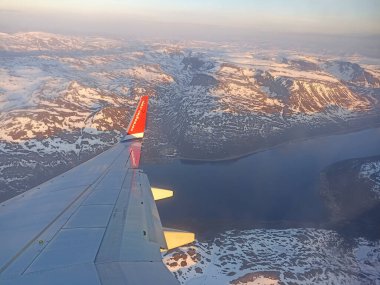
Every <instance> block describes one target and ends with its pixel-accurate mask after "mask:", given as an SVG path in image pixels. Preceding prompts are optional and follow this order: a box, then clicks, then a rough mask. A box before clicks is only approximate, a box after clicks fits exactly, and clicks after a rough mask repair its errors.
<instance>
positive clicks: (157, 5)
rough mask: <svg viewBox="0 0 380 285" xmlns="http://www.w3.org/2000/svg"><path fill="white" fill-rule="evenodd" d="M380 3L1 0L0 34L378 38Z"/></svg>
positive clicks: (376, 0) (329, 0)
mask: <svg viewBox="0 0 380 285" xmlns="http://www.w3.org/2000/svg"><path fill="white" fill-rule="evenodd" d="M379 19H380V0H135V1H131V0H33V1H28V0H24V1H21V0H0V32H19V31H30V30H39V31H47V32H63V33H99V34H103V33H109V34H134V35H136V36H138V35H147V36H149V35H161V36H175V35H177V36H178V35H183V36H186V35H187V36H188V37H192V36H197V35H202V36H203V37H207V35H218V34H220V35H223V34H228V35H234V34H242V35H244V34H246V33H250V32H272V33H309V34H313V33H315V34H330V35H331V34H345V35H348V34H356V35H380V20H379Z"/></svg>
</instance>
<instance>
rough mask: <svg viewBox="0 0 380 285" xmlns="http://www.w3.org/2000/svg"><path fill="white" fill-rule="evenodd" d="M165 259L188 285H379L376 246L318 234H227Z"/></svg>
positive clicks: (379, 253)
mask: <svg viewBox="0 0 380 285" xmlns="http://www.w3.org/2000/svg"><path fill="white" fill-rule="evenodd" d="M163 256H164V263H165V264H166V266H167V267H168V269H169V270H170V271H171V272H172V273H173V274H174V275H175V276H176V277H177V278H178V279H179V280H180V282H181V284H187V285H206V284H207V285H213V284H215V285H216V284H217V285H222V284H226V285H227V284H234V285H243V284H244V285H246V284H249V285H252V284H255V285H256V284H276V285H277V284H300V285H301V284H302V285H307V284H310V285H314V284H315V285H322V284H340V285H346V284H347V285H356V284H357V285H359V284H379V282H380V270H379V268H380V242H379V241H373V242H372V241H368V240H365V239H363V238H358V239H356V240H355V241H354V242H351V243H348V242H347V241H346V240H345V239H344V238H343V237H342V236H341V235H339V234H338V233H336V232H334V231H330V230H319V229H311V228H307V229H285V230H270V229H255V230H246V231H227V232H224V233H220V234H219V235H217V236H216V237H215V238H214V239H213V240H212V241H209V242H195V243H193V244H191V245H189V246H185V247H181V248H178V249H175V250H173V251H170V252H168V253H166V254H164V255H163Z"/></svg>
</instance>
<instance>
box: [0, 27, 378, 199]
mask: <svg viewBox="0 0 380 285" xmlns="http://www.w3.org/2000/svg"><path fill="white" fill-rule="evenodd" d="M0 39H1V40H0V42H1V45H0V61H1V65H0V111H1V113H0V158H1V160H0V161H1V162H0V169H1V173H2V175H1V177H0V191H2V192H7V193H9V191H24V190H26V189H28V188H30V187H31V186H33V185H36V184H38V183H40V182H42V181H43V180H45V179H47V178H49V177H51V176H54V175H56V174H57V173H58V172H61V171H63V170H65V169H68V168H70V167H72V166H73V165H75V164H77V163H79V162H80V161H83V160H85V159H87V158H89V157H91V156H92V155H94V154H95V153H97V152H99V151H101V150H103V149H104V148H106V147H108V146H109V145H111V144H112V143H114V142H115V141H116V140H117V139H118V138H119V136H120V133H121V132H122V131H123V130H124V129H125V127H126V125H127V123H128V120H129V117H130V114H131V111H132V109H133V107H134V105H135V104H136V102H137V100H138V98H139V97H140V96H141V95H143V94H147V95H150V96H151V104H150V114H151V116H150V117H149V122H148V124H149V125H148V135H147V137H149V139H147V140H145V142H144V159H148V160H152V159H160V160H161V159H164V158H168V157H178V156H180V157H187V158H198V159H199V158H202V159H213V158H218V159H220V158H226V157H231V156H237V155H242V154H244V153H247V152H252V151H255V150H257V149H259V148H264V147H268V146H270V145H274V144H277V143H281V142H283V141H286V140H289V139H294V138H299V137H305V136H310V135H317V134H323V133H326V132H332V131H335V130H345V129H347V128H357V127H362V125H363V122H367V121H368V120H369V119H370V122H371V124H373V123H376V121H378V118H379V78H380V72H379V69H380V67H379V65H376V64H377V63H376V62H374V63H373V64H370V63H369V61H370V59H362V60H363V62H365V64H363V66H362V65H361V63H360V58H358V57H357V56H356V57H355V58H354V60H355V62H350V60H351V59H350V58H346V59H336V58H335V57H327V56H323V57H321V56H318V55H310V54H303V55H302V54H299V53H296V52H293V51H279V50H266V49H260V46H244V47H240V46H239V45H237V44H231V43H225V44H216V43H208V42H195V41H194V42H191V41H188V42H165V41H163V42H137V41H128V40H122V39H105V38H99V37H71V36H63V35H55V34H47V33H39V32H38V33H37V32H35V33H18V34H5V33H2V34H0ZM364 60H365V61H364ZM366 126H369V125H368V124H367V125H366ZM237 144H238V145H239V148H231V147H230V145H237ZM14 194H15V193H12V194H10V195H14ZM10 195H9V196H10ZM7 197H8V196H7Z"/></svg>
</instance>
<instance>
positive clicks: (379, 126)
mask: <svg viewBox="0 0 380 285" xmlns="http://www.w3.org/2000/svg"><path fill="white" fill-rule="evenodd" d="M371 129H380V122H379V123H377V124H374V125H373V126H371V127H368V128H363V127H356V128H349V129H345V130H338V131H335V132H331V133H324V134H315V135H311V136H306V137H300V138H295V139H290V140H284V141H283V142H280V143H277V144H274V145H270V146H267V147H260V148H257V149H255V150H253V151H249V152H246V153H242V154H239V155H232V156H228V157H224V158H190V157H185V156H178V157H175V158H173V160H181V161H183V162H185V163H186V162H189V163H191V162H194V163H196V162H199V163H213V162H228V161H235V160H239V159H242V158H245V157H248V156H250V155H254V154H257V153H260V152H264V151H269V150H273V149H275V148H278V147H281V146H283V145H287V144H293V143H298V142H303V141H308V140H313V139H318V138H323V137H329V136H334V135H345V134H351V133H358V132H362V131H366V130H371Z"/></svg>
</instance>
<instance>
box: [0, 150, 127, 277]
mask: <svg viewBox="0 0 380 285" xmlns="http://www.w3.org/2000/svg"><path fill="white" fill-rule="evenodd" d="M122 151H124V148H123V149H122V150H121V151H120V152H119V153H118V154H120V153H121V152H122ZM118 157H119V155H116V156H115V158H114V159H113V161H112V162H111V163H110V165H109V166H108V167H107V169H106V170H105V171H104V172H103V173H102V174H101V175H100V176H99V177H98V178H97V179H96V180H95V181H94V182H93V183H92V184H90V185H89V186H87V187H86V188H85V189H84V190H83V191H82V192H81V193H79V194H78V196H77V197H76V198H75V199H74V200H73V201H71V202H70V203H69V204H68V205H67V206H66V207H65V208H64V209H63V210H62V211H61V212H60V213H59V214H58V215H57V216H56V217H55V218H54V219H53V220H52V221H51V222H50V223H48V224H47V225H46V226H45V227H44V228H43V229H42V230H41V231H40V232H39V233H38V234H36V235H35V236H34V237H33V238H32V239H31V240H30V241H29V242H28V243H27V244H26V245H25V246H23V247H22V248H21V249H20V250H19V251H18V252H17V253H16V254H15V255H14V256H13V257H12V258H11V259H10V260H9V261H8V262H7V263H5V264H4V266H3V267H1V268H0V273H2V272H4V271H5V270H6V269H7V268H8V267H9V266H10V265H11V264H12V263H13V262H14V261H15V260H16V259H17V258H18V257H20V256H21V255H22V254H23V252H24V251H25V250H27V249H28V248H29V247H30V246H31V245H32V244H33V243H34V242H35V241H37V239H38V238H39V237H40V236H41V235H43V234H44V233H45V232H46V231H47V230H48V229H49V228H50V227H51V226H52V225H53V224H54V223H55V222H56V221H57V220H58V219H59V218H60V217H61V216H63V215H64V213H65V212H66V211H67V210H68V209H70V208H71V207H72V206H73V205H74V204H75V203H76V202H78V201H79V199H80V198H81V197H83V196H84V194H86V193H88V192H89V190H90V189H92V188H93V187H95V186H96V185H97V184H98V183H100V181H101V180H102V179H103V178H104V177H105V176H106V174H108V172H109V170H110V169H111V166H112V165H113V163H114V162H115V161H116V160H117V159H118ZM72 214H73V213H72ZM70 217H71V215H70ZM62 226H64V225H62ZM61 228H62V227H61ZM58 232H59V230H58V231H57V232H56V233H55V234H54V235H53V237H52V240H53V239H54V237H55V236H56V235H57V233H58ZM41 252H42V251H41ZM41 252H39V253H38V254H37V255H36V256H35V257H34V258H33V260H32V261H31V262H30V264H29V265H28V266H27V267H26V268H25V270H23V272H22V273H21V274H24V273H25V271H27V269H28V268H29V267H30V265H31V264H33V262H34V261H35V259H36V258H37V257H38V256H39V255H40V254H41Z"/></svg>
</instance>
